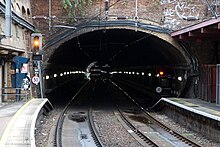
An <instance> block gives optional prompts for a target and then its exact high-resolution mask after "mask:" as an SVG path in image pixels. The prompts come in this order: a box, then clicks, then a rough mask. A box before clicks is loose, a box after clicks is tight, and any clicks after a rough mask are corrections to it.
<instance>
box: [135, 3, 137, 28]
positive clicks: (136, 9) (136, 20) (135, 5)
mask: <svg viewBox="0 0 220 147" xmlns="http://www.w3.org/2000/svg"><path fill="white" fill-rule="evenodd" d="M137 19H138V0H136V1H135V21H136V22H135V31H136V32H137Z"/></svg>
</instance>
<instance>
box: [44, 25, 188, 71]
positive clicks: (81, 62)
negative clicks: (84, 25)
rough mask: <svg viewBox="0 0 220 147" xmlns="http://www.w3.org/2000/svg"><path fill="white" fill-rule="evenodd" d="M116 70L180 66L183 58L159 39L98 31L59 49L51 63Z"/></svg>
mask: <svg viewBox="0 0 220 147" xmlns="http://www.w3.org/2000/svg"><path fill="white" fill-rule="evenodd" d="M94 61H97V62H98V63H99V64H103V65H105V64H108V65H110V67H111V68H112V69H120V68H122V69H123V68H124V67H126V68H129V67H144V66H152V65H161V66H163V65H180V64H184V63H185V62H186V59H185V58H184V56H183V55H181V53H180V52H179V51H178V50H177V49H176V48H175V47H174V46H173V45H171V44H169V43H168V42H166V41H164V40H162V39H160V38H159V37H157V36H153V35H151V34H147V33H145V32H139V31H137V32H136V31H134V30H127V29H108V30H98V31H93V32H89V33H85V34H82V35H80V36H78V37H75V38H72V39H71V40H68V41H67V42H65V43H63V44H62V45H61V46H59V47H58V48H57V49H56V51H55V52H54V53H53V55H52V56H51V57H50V59H49V61H48V62H50V63H52V64H55V65H56V64H59V65H69V66H73V67H77V68H81V69H85V68H86V67H87V66H88V65H89V64H90V63H92V62H94Z"/></svg>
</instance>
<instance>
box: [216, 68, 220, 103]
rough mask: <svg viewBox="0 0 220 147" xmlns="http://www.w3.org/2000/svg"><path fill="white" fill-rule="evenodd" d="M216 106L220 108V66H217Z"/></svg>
mask: <svg viewBox="0 0 220 147" xmlns="http://www.w3.org/2000/svg"><path fill="white" fill-rule="evenodd" d="M216 105H217V106H220V64H217V65H216Z"/></svg>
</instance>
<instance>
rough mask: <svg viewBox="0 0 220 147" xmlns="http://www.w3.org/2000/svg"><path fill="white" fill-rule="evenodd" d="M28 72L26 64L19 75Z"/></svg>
mask: <svg viewBox="0 0 220 147" xmlns="http://www.w3.org/2000/svg"><path fill="white" fill-rule="evenodd" d="M27 72H28V64H23V66H22V67H21V73H27Z"/></svg>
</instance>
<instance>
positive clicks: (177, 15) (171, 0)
mask: <svg viewBox="0 0 220 147" xmlns="http://www.w3.org/2000/svg"><path fill="white" fill-rule="evenodd" d="M160 4H161V5H162V6H163V7H164V8H163V23H164V27H167V28H169V29H176V28H177V27H178V25H180V24H181V21H180V20H187V21H194V20H198V19H199V15H200V12H199V9H198V8H197V6H196V5H195V4H193V3H192V2H191V1H190V2H189V1H187V0H161V1H160Z"/></svg>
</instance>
